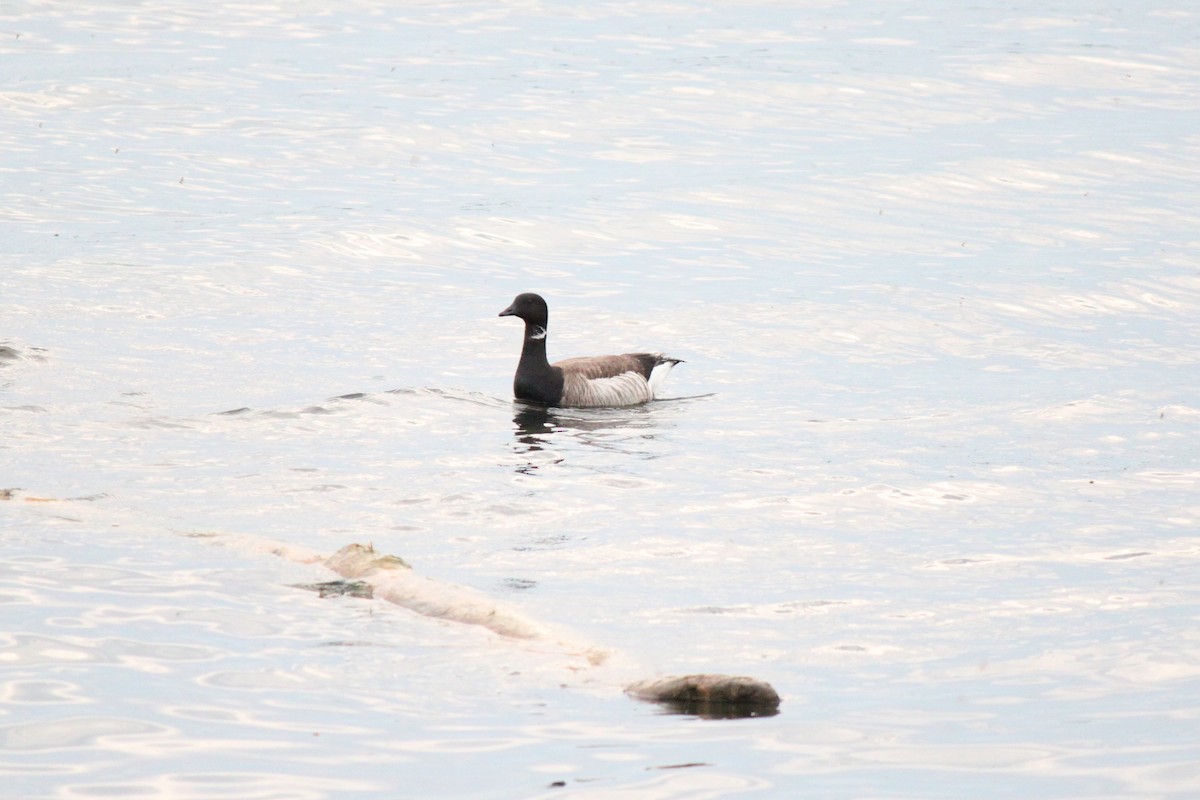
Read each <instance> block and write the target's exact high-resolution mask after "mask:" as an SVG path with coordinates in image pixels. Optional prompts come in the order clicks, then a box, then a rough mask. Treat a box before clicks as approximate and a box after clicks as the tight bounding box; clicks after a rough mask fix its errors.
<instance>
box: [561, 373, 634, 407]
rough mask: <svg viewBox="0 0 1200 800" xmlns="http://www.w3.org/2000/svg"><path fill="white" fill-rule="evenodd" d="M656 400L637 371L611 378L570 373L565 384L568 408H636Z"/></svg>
mask: <svg viewBox="0 0 1200 800" xmlns="http://www.w3.org/2000/svg"><path fill="white" fill-rule="evenodd" d="M653 399H654V395H653V394H651V392H650V385H649V384H647V383H646V379H645V378H643V377H642V376H641V373H638V372H624V373H622V374H620V375H614V376H613V377H611V378H585V377H583V376H582V375H573V374H568V375H566V376H565V377H564V381H563V405H565V406H584V407H589V406H635V405H637V404H638V403H645V402H646V401H648V400H653Z"/></svg>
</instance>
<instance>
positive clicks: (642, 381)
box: [500, 292, 680, 407]
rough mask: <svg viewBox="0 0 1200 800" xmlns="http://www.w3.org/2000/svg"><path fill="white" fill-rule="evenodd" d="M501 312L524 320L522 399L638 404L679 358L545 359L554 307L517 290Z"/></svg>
mask: <svg viewBox="0 0 1200 800" xmlns="http://www.w3.org/2000/svg"><path fill="white" fill-rule="evenodd" d="M500 316H502V317H519V318H521V319H522V320H524V322H525V340H524V344H523V345H522V346H521V360H520V361H519V362H518V363H517V374H516V376H514V377H513V394H514V395H516V398H517V399H518V400H524V401H526V402H529V403H541V404H543V405H548V406H587V407H595V406H634V405H638V404H640V403H645V402H648V401H650V400H653V399H654V396H655V393H656V391H657V390H658V389H659V388H660V387H661V386H662V383H663V380H664V379H665V378H666V376H667V373H668V372H670V371H671V367H673V366H675V365H676V364H678V363H680V359H678V358H671V357H669V356H665V355H663V354H662V353H625V354H623V355H619V356H590V357H584V358H568V359H564V360H563V361H556V362H555V363H553V364H551V363H550V362H549V360H548V359H547V358H546V326H547V325H548V324H549V319H550V311H549V308H548V307H547V306H546V301H545V300H543V299H542V298H541V296H540V295H536V294H533V293H532V292H526V293H525V294H519V295H517V298H516V299H515V300H513V301H512V305H510V306H509V307H508V308H506V309H504V310H503V311H501V312H500Z"/></svg>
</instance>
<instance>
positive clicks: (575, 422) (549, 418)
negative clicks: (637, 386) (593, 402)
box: [513, 402, 673, 475]
mask: <svg viewBox="0 0 1200 800" xmlns="http://www.w3.org/2000/svg"><path fill="white" fill-rule="evenodd" d="M513 412H514V413H513V437H514V447H513V450H514V452H516V453H517V455H520V456H530V455H532V454H535V453H538V452H540V451H546V455H547V456H550V455H553V453H552V452H551V451H554V450H558V451H561V448H562V446H563V445H566V444H569V443H574V444H583V445H587V446H589V447H594V448H598V449H600V450H605V451H609V452H620V453H625V454H627V455H629V456H633V457H634V458H639V459H649V458H656V457H657V455H658V454H657V453H655V452H653V448H652V446H651V445H652V443H653V442H654V441H655V440H656V439H657V438H658V436H657V434H658V431H659V430H661V429H662V428H664V427H673V426H672V425H670V424H669V423H664V421H663V420H662V419H661V418H658V417H656V415H654V414H653V413H652V412H651V411H650V408H649V407H648V406H639V407H636V408H621V409H604V410H592V409H574V408H572V409H559V408H552V407H549V406H541V405H534V404H526V403H521V402H516V403H514V404H513ZM622 434H625V435H622ZM565 460H566V458H565V456H563V455H561V454H560V455H557V456H556V457H554V458H548V457H543V458H537V459H536V460H528V461H526V462H525V463H523V464H521V465H520V466H518V467H517V472H520V473H523V474H525V475H532V474H534V473H535V472H537V470H538V468H539V467H544V466H547V465H550V464H561V463H562V462H563V461H565Z"/></svg>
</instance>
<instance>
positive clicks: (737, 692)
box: [625, 675, 779, 719]
mask: <svg viewBox="0 0 1200 800" xmlns="http://www.w3.org/2000/svg"><path fill="white" fill-rule="evenodd" d="M625 693H626V694H629V695H632V696H633V697H636V698H637V699H639V700H645V701H647V702H650V703H659V704H661V705H663V706H665V707H666V708H668V709H670V710H671V711H674V712H676V713H679V714H694V715H696V716H700V717H705V718H707V719H735V718H741V717H772V716H774V715H775V714H777V713H779V693H778V692H776V691H775V689H774V687H772V686H771V684H769V683H767V682H766V681H760V680H758V679H756V678H747V677H744V676H740V675H683V676H674V677H667V678H656V679H654V680H645V681H638V682H636V683H631V684H629V685H628V686H626V687H625Z"/></svg>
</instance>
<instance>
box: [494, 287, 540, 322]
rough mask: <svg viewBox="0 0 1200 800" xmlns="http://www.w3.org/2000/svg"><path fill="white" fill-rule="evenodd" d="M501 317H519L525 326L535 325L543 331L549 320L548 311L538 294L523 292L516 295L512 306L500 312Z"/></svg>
mask: <svg viewBox="0 0 1200 800" xmlns="http://www.w3.org/2000/svg"><path fill="white" fill-rule="evenodd" d="M500 316H502V317H520V318H521V319H523V320H525V324H526V325H537V326H538V327H540V328H542V329H543V330H545V328H546V324H547V323H548V322H549V320H550V309H549V308H547V307H546V301H545V300H543V299H542V296H541V295H539V294H534V293H533V292H525V293H524V294H519V295H517V297H516V299H515V300H513V301H512V305H510V306H509V307H508V308H506V309H504V310H503V311H501V312H500Z"/></svg>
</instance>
